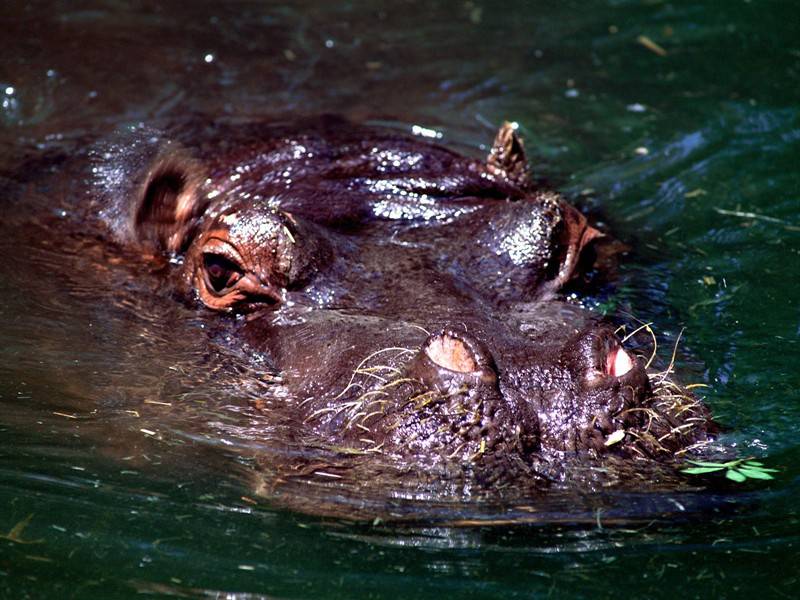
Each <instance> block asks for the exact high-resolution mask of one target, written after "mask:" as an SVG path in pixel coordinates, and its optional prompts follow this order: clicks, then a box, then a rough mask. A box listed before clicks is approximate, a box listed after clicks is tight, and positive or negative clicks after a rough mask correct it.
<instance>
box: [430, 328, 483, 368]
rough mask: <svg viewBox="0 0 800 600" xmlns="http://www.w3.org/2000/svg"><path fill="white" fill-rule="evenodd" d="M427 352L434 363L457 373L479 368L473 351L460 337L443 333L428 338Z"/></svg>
mask: <svg viewBox="0 0 800 600" xmlns="http://www.w3.org/2000/svg"><path fill="white" fill-rule="evenodd" d="M425 354H427V355H428V358H430V359H431V360H432V361H433V362H434V363H436V364H437V365H439V366H440V367H444V368H445V369H449V370H450V371H456V372H457V373H471V372H473V371H477V370H478V368H479V367H478V363H477V361H476V360H475V357H474V354H473V352H472V351H471V350H470V349H469V348H468V347H467V345H466V344H465V343H464V342H463V341H462V340H460V339H458V338H456V337H453V336H451V335H448V334H447V333H441V334H439V335H437V336H435V337H433V338H431V339H429V340H428V344H427V346H425Z"/></svg>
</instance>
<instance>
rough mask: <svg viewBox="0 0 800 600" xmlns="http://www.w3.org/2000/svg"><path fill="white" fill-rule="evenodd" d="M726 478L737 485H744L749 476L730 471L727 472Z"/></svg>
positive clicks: (733, 470) (734, 470)
mask: <svg viewBox="0 0 800 600" xmlns="http://www.w3.org/2000/svg"><path fill="white" fill-rule="evenodd" d="M725 477H727V478H728V479H730V480H731V481H735V482H737V483H742V482H743V481H744V480H745V479H747V475H743V474H742V473H740V472H739V471H738V470H736V469H728V470H727V471H726V472H725Z"/></svg>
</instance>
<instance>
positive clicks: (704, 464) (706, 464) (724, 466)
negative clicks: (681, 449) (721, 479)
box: [686, 460, 736, 469]
mask: <svg viewBox="0 0 800 600" xmlns="http://www.w3.org/2000/svg"><path fill="white" fill-rule="evenodd" d="M686 462H688V463H692V464H693V465H697V466H698V467H716V468H717V469H727V468H729V467H730V466H731V464H733V463H715V462H704V461H702V460H687V461H686ZM733 462H736V461H733Z"/></svg>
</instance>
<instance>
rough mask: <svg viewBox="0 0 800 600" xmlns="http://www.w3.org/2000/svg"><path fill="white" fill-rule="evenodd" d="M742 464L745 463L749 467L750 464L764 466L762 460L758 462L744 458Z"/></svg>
mask: <svg viewBox="0 0 800 600" xmlns="http://www.w3.org/2000/svg"><path fill="white" fill-rule="evenodd" d="M744 464H746V465H747V466H749V467H750V466H752V467H763V466H764V463H763V462H759V461H757V460H746V461H744Z"/></svg>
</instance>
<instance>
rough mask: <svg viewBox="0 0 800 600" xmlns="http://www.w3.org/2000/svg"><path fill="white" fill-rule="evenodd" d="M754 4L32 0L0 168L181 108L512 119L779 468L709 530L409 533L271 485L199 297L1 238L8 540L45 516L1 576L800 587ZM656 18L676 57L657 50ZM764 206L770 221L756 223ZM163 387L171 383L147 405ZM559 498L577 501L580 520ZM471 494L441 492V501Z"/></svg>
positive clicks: (254, 587)
mask: <svg viewBox="0 0 800 600" xmlns="http://www.w3.org/2000/svg"><path fill="white" fill-rule="evenodd" d="M747 4H748V3H741V5H739V4H738V3H731V4H730V5H726V6H724V7H723V6H719V5H718V3H706V5H703V4H702V3H701V4H698V3H695V4H693V5H692V6H691V7H684V6H677V5H673V4H669V3H655V4H653V3H647V2H633V1H626V2H612V3H593V4H591V5H586V4H583V3H582V4H580V5H576V4H571V3H545V2H539V3H535V4H533V5H530V4H529V3H521V2H520V3H513V2H512V3H511V4H510V5H509V4H507V3H504V4H502V5H501V4H500V3H493V2H483V3H482V2H464V3H461V2H454V3H445V4H442V5H435V4H434V5H430V4H429V3H426V4H424V5H422V4H415V3H413V2H410V3H406V2H386V3H382V4H381V5H380V6H376V5H374V4H369V5H367V4H359V3H354V4H346V5H339V6H333V5H328V4H319V5H317V6H315V5H314V3H311V2H303V3H296V4H294V5H292V6H266V5H263V6H262V5H258V4H247V5H241V4H235V5H218V3H213V4H195V8H193V11H192V13H191V14H185V13H184V12H183V9H181V8H180V7H178V5H175V7H171V8H169V7H168V8H164V7H160V8H157V9H156V8H152V9H148V10H145V9H143V8H137V7H132V6H129V5H127V4H125V3H113V4H110V5H107V6H104V7H102V8H101V9H93V8H91V7H87V8H86V9H75V8H73V7H72V6H71V5H67V4H66V3H63V4H60V3H58V2H54V3H52V5H51V6H49V7H41V6H32V5H21V6H18V7H11V8H10V9H9V13H8V15H7V16H3V17H0V19H2V20H3V23H4V25H5V27H4V29H5V35H4V36H3V39H2V40H0V49H2V52H0V57H2V58H0V67H2V69H0V124H2V128H0V148H8V149H9V150H2V151H0V168H2V169H4V170H5V169H11V170H14V171H15V173H16V175H19V173H20V171H19V165H20V164H24V163H23V161H24V154H25V153H26V152H27V151H30V150H32V149H34V148H36V147H37V144H38V145H39V149H40V150H45V151H46V150H47V149H48V148H56V147H58V146H59V144H61V143H63V142H64V140H67V141H69V140H72V139H76V138H79V137H80V136H82V135H84V134H85V133H86V132H88V131H93V130H96V129H108V130H110V129H113V128H115V127H119V126H124V125H128V124H132V123H136V122H138V121H142V120H144V121H147V120H149V119H155V118H163V117H165V116H173V115H180V114H182V113H185V112H187V111H199V112H207V113H211V114H234V115H242V116H253V115H287V114H295V113H305V114H310V113H317V112H322V111H331V112H339V113H345V114H347V115H350V116H352V117H354V118H368V119H372V120H375V121H382V120H383V121H387V122H388V121H394V122H395V123H399V124H402V125H403V126H404V127H410V126H411V125H412V124H413V125H416V126H418V127H421V128H424V130H425V131H427V130H433V131H436V132H440V133H441V142H442V143H446V144H448V145H452V146H454V147H456V148H458V149H461V150H465V151H467V152H470V153H472V154H475V155H477V154H478V151H477V149H478V148H480V145H481V144H486V143H488V142H490V141H491V137H492V134H493V128H494V126H495V125H496V124H497V123H499V122H500V121H502V120H503V119H514V120H518V121H519V122H520V124H521V130H522V132H523V133H524V134H525V135H526V138H527V139H528V145H529V149H530V150H531V152H530V154H531V157H532V162H533V163H534V165H533V166H534V172H535V173H536V175H537V176H546V177H548V178H550V179H551V180H552V183H554V184H557V185H559V187H561V188H562V189H564V190H566V191H567V192H568V193H571V194H573V195H575V196H578V194H579V193H581V192H582V191H585V190H587V188H591V189H592V190H593V192H591V193H588V194H581V195H580V199H581V200H580V201H581V202H582V203H583V204H584V206H585V207H586V208H587V209H589V210H590V211H601V212H602V213H603V216H604V218H605V219H607V221H608V222H609V223H610V226H611V229H612V230H613V231H615V232H617V234H618V235H619V236H620V237H621V238H623V239H625V240H626V241H630V242H632V245H633V246H634V250H633V252H632V255H631V256H630V257H629V258H628V259H627V260H628V263H627V264H626V265H625V266H623V268H622V272H621V278H620V281H619V282H618V284H617V288H616V291H614V292H612V297H613V300H614V302H615V303H616V305H617V307H618V308H619V309H620V310H625V311H630V312H632V313H633V314H634V315H636V316H637V317H638V318H640V319H643V320H645V321H653V322H654V323H655V324H656V326H657V327H658V328H659V335H660V336H662V344H663V346H664V348H671V346H672V343H673V342H674V341H675V340H676V339H677V337H678V334H679V332H680V331H681V329H682V328H683V327H685V328H686V331H685V333H684V336H683V338H682V339H683V342H682V345H681V352H680V354H679V357H680V359H681V363H680V366H681V369H682V374H683V375H684V379H686V380H691V381H697V382H699V383H706V384H709V385H710V386H711V388H710V389H709V390H708V391H707V392H706V397H707V398H708V400H709V402H710V403H711V404H712V406H713V407H714V409H715V411H716V414H717V415H719V418H720V420H721V421H722V422H723V423H724V424H726V425H728V426H729V427H731V428H732V431H730V432H728V433H726V439H727V440H729V442H730V443H732V444H737V446H739V447H741V448H743V449H745V451H746V452H747V453H752V454H762V453H767V454H768V455H770V456H771V457H772V459H771V460H773V461H774V464H776V465H778V466H780V467H781V468H783V469H784V471H783V474H782V475H781V478H780V480H779V483H778V484H777V485H776V486H773V487H772V489H771V491H766V492H764V491H762V492H754V493H753V494H747V493H744V492H742V493H739V494H733V496H732V499H733V501H734V504H733V506H731V507H729V508H730V512H723V513H721V514H718V515H717V516H716V517H715V518H714V519H712V520H701V522H700V523H698V522H697V521H696V520H691V519H689V520H688V521H685V520H681V519H680V518H677V517H675V516H674V515H673V516H670V517H669V518H666V519H663V520H660V521H657V522H654V523H637V524H635V525H632V526H631V525H617V524H614V523H613V522H612V521H609V520H608V517H609V515H608V513H606V514H605V515H604V514H603V512H602V511H600V512H598V513H592V512H591V511H589V512H587V513H586V514H585V515H583V514H582V516H581V518H578V511H577V510H576V509H575V507H574V506H563V507H559V506H558V502H557V501H556V500H551V503H550V505H549V506H548V508H549V510H550V511H551V513H550V519H549V521H550V523H549V524H548V525H542V524H540V523H539V522H538V520H536V519H532V520H531V522H530V523H528V524H526V525H518V526H517V527H510V526H504V527H470V528H458V527H450V526H445V525H442V526H434V525H432V524H428V526H424V525H423V526H418V527H407V528H403V527H396V526H391V525H386V524H380V523H378V524H375V525H358V526H356V525H349V524H342V523H339V522H337V521H335V520H334V521H320V520H318V519H311V518H306V517H302V516H299V515H297V514H294V513H289V512H282V511H279V510H274V509H271V508H269V507H266V506H264V505H263V504H253V503H252V498H251V497H250V496H249V495H248V493H249V492H248V490H249V488H248V487H247V484H248V482H247V476H246V474H247V473H248V472H251V471H252V465H250V464H249V463H248V461H247V460H246V456H245V452H246V451H248V450H253V449H255V450H258V451H265V450H269V448H267V447H262V446H258V447H256V448H254V447H253V444H255V445H256V446H257V445H258V442H254V441H253V440H252V438H253V437H255V436H253V435H252V432H251V431H249V430H248V427H255V426H256V425H257V424H253V423H252V422H249V421H248V417H249V416H250V415H248V413H247V411H246V408H244V406H245V404H246V400H247V393H246V392H241V391H240V392H239V393H238V394H237V393H236V392H234V391H233V390H231V389H230V388H226V387H225V386H223V385H220V384H219V383H218V380H217V379H215V378H214V377H213V373H206V375H207V379H206V380H204V381H203V382H202V385H199V384H198V381H197V376H198V373H204V370H203V369H204V368H205V366H206V365H207V361H206V356H205V353H206V352H207V350H208V348H207V347H206V346H203V345H202V344H201V345H200V347H199V346H198V344H197V343H196V341H197V337H196V336H195V334H197V333H198V332H197V327H198V324H197V323H193V322H192V317H191V315H187V314H185V311H183V309H182V308H180V307H176V306H174V303H172V302H170V301H169V299H168V298H160V299H152V298H141V299H139V300H138V301H137V302H134V303H130V302H129V299H127V300H126V303H123V304H115V303H113V302H108V299H107V298H106V302H98V301H97V300H98V298H97V289H96V282H94V283H93V282H92V281H85V280H80V279H78V280H75V279H73V278H71V277H70V273H64V272H63V269H64V259H63V254H62V249H59V248H54V249H46V250H41V251H39V253H38V254H37V253H33V254H30V255H28V256H27V257H22V258H19V259H18V258H17V257H19V252H20V251H19V247H18V245H17V244H16V243H15V238H14V236H11V237H9V236H6V237H5V238H4V240H3V241H2V242H0V249H2V255H3V256H5V257H13V258H12V259H10V260H9V259H6V260H5V261H4V262H3V263H2V265H0V317H2V319H3V328H2V330H0V395H1V396H2V397H0V405H1V406H2V417H1V418H0V433H2V437H0V482H1V483H0V506H2V507H3V509H2V510H1V511H0V533H6V532H10V531H11V530H12V528H13V527H14V526H15V525H16V524H17V523H22V522H23V521H24V519H25V518H26V517H27V515H29V514H33V517H32V518H31V521H30V523H29V524H28V525H27V527H24V528H23V529H22V534H21V540H22V541H31V540H33V541H35V540H37V539H40V538H41V539H43V540H44V541H43V542H41V543H38V544H30V545H28V544H21V543H19V542H13V541H9V540H6V539H3V540H0V595H6V594H8V595H14V596H18V595H20V593H19V592H20V591H21V590H25V591H28V592H29V594H30V596H31V597H36V596H42V595H50V596H57V595H63V593H66V592H67V591H70V592H72V591H74V590H76V589H77V590H78V592H76V593H77V594H78V595H80V596H82V597H98V598H113V597H128V596H131V595H133V593H134V592H135V591H136V590H137V589H141V590H149V591H156V592H158V593H161V594H165V595H166V594H174V595H177V594H186V595H188V596H190V597H192V596H194V597H204V596H205V597H208V595H210V594H212V592H206V591H204V590H227V591H231V592H240V593H242V594H246V593H268V594H272V595H275V596H280V597H320V596H329V597H354V596H364V597H367V596H370V595H371V596H372V597H395V596H397V595H411V594H414V595H416V596H417V597H440V596H441V595H442V594H445V595H449V596H459V595H460V596H470V595H474V596H484V597H495V596H496V597H504V598H509V597H529V596H530V595H531V594H545V593H552V594H553V595H576V596H588V595H590V594H591V595H593V596H594V595H599V596H601V597H602V596H606V595H611V594H616V593H619V590H620V589H624V590H625V591H626V593H628V594H630V595H631V596H634V597H637V596H642V595H645V594H647V595H650V596H654V597H662V596H665V595H666V594H667V593H670V594H672V592H669V590H680V589H686V587H687V586H689V589H691V590H693V591H694V592H695V593H696V594H697V595H698V596H701V597H707V596H719V595H725V594H729V595H731V596H737V595H743V594H745V593H754V592H758V593H762V592H763V590H769V591H770V592H771V593H774V594H775V595H776V596H780V595H786V596H789V597H791V596H792V593H791V592H792V590H794V589H796V585H797V580H796V575H795V574H794V570H793V569H787V568H785V567H786V565H794V564H797V559H798V556H797V550H796V548H797V543H798V541H800V539H798V532H800V527H799V526H798V515H797V507H796V501H794V500H793V499H794V498H796V494H797V487H798V481H800V479H798V475H797V469H796V467H795V466H793V465H796V464H797V462H798V452H797V445H796V442H795V441H794V428H795V425H796V423H797V422H798V420H800V401H799V400H800V399H799V398H798V392H797V389H798V387H800V386H798V383H800V382H799V381H798V376H797V370H796V364H797V360H798V344H797V336H798V327H799V326H798V320H799V319H798V317H799V316H800V314H798V306H800V302H798V300H800V299H799V298H798V293H799V292H798V288H797V286H796V285H793V282H796V281H797V280H798V276H800V273H798V265H800V261H798V260H797V256H798V253H799V252H800V251H798V229H797V228H798V227H800V221H798V219H797V216H796V214H797V202H798V197H797V190H798V189H800V174H798V170H797V164H798V157H799V156H800V150H798V139H800V133H798V132H800V123H799V122H798V113H797V108H796V90H797V89H800V82H798V81H797V79H798V75H797V59H796V56H795V55H793V54H792V53H791V52H792V50H791V49H792V48H794V45H796V39H797V36H796V31H795V30H793V28H792V25H791V20H790V19H787V18H785V17H786V15H785V14H783V13H785V12H787V11H788V9H786V10H784V9H783V8H782V5H781V3H776V4H775V5H774V7H773V8H774V10H770V11H760V12H759V13H758V18H755V16H754V14H752V13H751V12H748V11H751V10H755V8H754V7H748V6H746V5H747ZM787 6H789V4H788V3H787ZM478 9H479V10H478ZM643 33H645V34H647V35H648V36H650V37H652V38H653V39H656V40H657V41H659V43H661V44H662V45H663V46H664V47H665V48H666V49H667V51H668V55H667V56H666V57H659V56H657V55H655V54H653V53H652V52H649V51H648V50H647V49H646V48H643V47H641V45H637V44H636V42H635V39H636V37H637V36H639V35H641V34H643ZM754 45H755V47H757V50H758V51H755V49H754ZM98 48H102V52H98ZM208 57H212V58H211V60H208ZM10 89H13V92H11V93H9V90H10ZM571 89H576V90H578V91H579V93H578V94H574V93H572V94H568V93H566V92H567V91H569V90H571ZM631 106H642V107H645V108H646V110H644V111H640V110H632V109H631V108H630V107H631ZM421 131H422V130H421ZM639 148H646V149H647V153H646V154H644V153H642V152H637V149H639ZM22 172H23V173H24V172H25V169H23V171H22ZM2 189H3V179H2V178H0V190H2ZM47 200H48V198H47V197H43V198H41V200H40V201H41V202H42V204H43V205H46V203H47ZM0 201H2V199H0ZM715 208H719V209H723V210H727V211H729V212H731V213H733V214H723V213H720V212H718V211H715ZM748 213H753V214H757V215H759V216H763V217H768V219H763V218H752V217H747V216H737V214H738V215H742V214H745V215H746V214H748ZM4 217H5V218H6V219H7V222H6V225H9V226H10V225H13V224H15V223H16V222H17V221H18V220H20V219H21V217H20V215H19V214H17V212H16V210H15V211H9V210H8V209H7V208H6V207H4ZM769 219H773V220H769ZM775 220H777V222H776V221H775ZM14 235H15V236H16V235H19V234H18V233H15V234H14ZM708 277H711V278H712V280H713V282H711V283H710V281H712V280H709V279H707V278H708ZM170 323H172V324H173V326H169V324H170ZM176 323H177V324H178V325H175V324H176ZM667 354H668V353H667ZM665 359H668V355H667V356H665ZM171 367H172V368H171ZM134 373H135V377H133V376H132V374H134ZM181 373H185V374H188V378H185V377H181V375H180V374H181ZM187 379H188V380H187ZM144 397H146V398H149V399H150V400H152V401H154V402H156V403H153V404H141V403H140V404H141V405H140V406H137V408H136V409H135V410H140V411H141V412H139V413H138V416H137V415H136V414H132V413H130V412H128V411H130V410H132V409H131V399H132V398H136V399H140V398H144ZM220 397H223V398H225V402H223V403H215V402H214V401H215V399H217V398H220ZM179 400H180V401H179ZM181 401H182V402H181ZM159 402H160V403H163V404H158V403H159ZM165 415H166V416H165ZM142 430H145V431H142ZM120 432H123V433H122V434H121V433H120ZM146 432H153V434H150V433H146ZM204 432H205V433H204ZM217 434H219V435H217ZM222 440H227V441H228V442H230V444H232V447H231V445H229V444H226V443H225V442H224V441H222ZM323 492H324V493H327V492H325V491H324V490H323ZM730 499H731V498H727V497H726V498H723V499H722V501H723V502H724V503H727V502H728V500H730ZM431 500H432V504H431V507H432V508H435V506H434V505H435V502H433V499H431ZM627 500H629V501H631V502H633V501H634V499H633V498H628V499H627ZM664 500H665V501H667V499H664ZM683 500H685V499H683ZM643 501H644V500H643ZM696 502H699V503H701V504H702V503H703V502H707V503H713V502H712V499H710V498H702V497H701V498H699V499H697V500H696ZM539 508H541V507H539ZM559 508H563V511H562V512H561V513H560V514H561V515H562V516H563V517H564V519H565V520H566V521H570V519H571V520H572V521H573V523H565V524H558V521H559V519H558V518H555V517H554V514H555V513H556V512H558V509H559ZM506 509H507V512H508V513H509V514H507V515H506V516H510V517H511V519H513V518H515V517H517V518H518V517H520V508H519V507H506ZM448 511H449V512H448ZM475 512H476V511H474V507H472V508H470V507H466V508H464V509H463V512H460V513H458V514H454V512H453V507H452V506H447V505H445V506H444V507H443V508H442V514H443V515H444V517H443V518H442V520H443V521H447V520H448V519H451V520H454V519H456V517H459V518H460V517H469V518H470V519H473V518H474V517H476V514H475ZM477 512H478V513H480V511H477ZM633 512H635V510H634V509H633V508H631V509H630V512H629V513H628V514H631V513H633ZM643 512H647V511H643ZM478 516H480V515H478ZM583 517H585V518H583ZM492 518H495V519H497V518H498V515H497V514H493V515H492ZM545 520H547V519H545ZM574 521H581V523H580V524H575V523H574ZM48 561H50V562H48ZM242 597H245V596H242Z"/></svg>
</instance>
